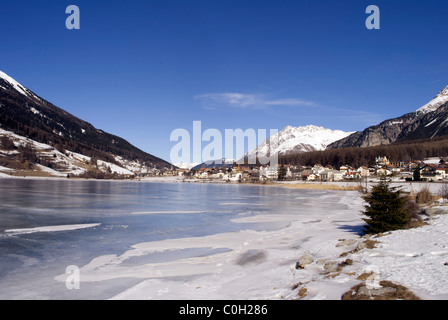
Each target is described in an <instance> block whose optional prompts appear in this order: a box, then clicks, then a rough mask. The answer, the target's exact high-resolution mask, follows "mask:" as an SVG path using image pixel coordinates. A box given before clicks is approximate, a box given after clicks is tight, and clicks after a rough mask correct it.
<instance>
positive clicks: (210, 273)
mask: <svg viewBox="0 0 448 320" xmlns="http://www.w3.org/2000/svg"><path fill="white" fill-rule="evenodd" d="M338 195H339V202H338V203H335V206H337V205H339V204H345V205H346V207H345V208H344V209H335V210H330V211H325V210H322V211H321V212H319V213H318V214H317V215H313V216H309V215H305V216H304V215H297V214H293V213H292V214H266V215H258V216H251V217H244V218H239V219H236V220H234V222H238V223H246V222H273V223H279V222H285V223H287V227H285V228H281V229H278V230H274V231H261V232H260V231H253V230H246V231H240V232H236V233H235V232H232V233H222V234H215V235H210V236H206V237H198V238H182V239H170V240H165V241H158V242H148V243H139V244H135V245H134V246H132V249H130V250H128V251H126V252H124V253H123V254H121V255H105V256H100V257H97V258H96V259H94V260H92V261H91V262H90V263H89V264H87V265H85V266H83V267H82V268H81V274H82V281H83V282H92V283H95V282H98V281H107V280H112V279H118V278H126V277H132V278H139V279H141V282H140V283H139V284H137V285H135V286H133V287H131V288H129V289H127V290H125V291H124V292H122V293H120V294H118V295H116V296H114V297H112V299H164V300H176V299H189V300H208V299H212V300H227V299H230V300H231V299H298V298H299V295H298V293H299V292H302V293H303V290H304V289H305V293H304V294H302V297H301V298H303V299H316V300H339V299H340V298H341V296H342V295H343V294H344V293H345V292H347V291H348V290H349V289H350V288H351V287H352V286H354V285H356V284H358V283H360V282H361V280H358V276H360V275H362V274H365V273H369V272H373V273H372V274H373V276H372V277H370V278H369V279H370V280H369V281H373V282H374V283H376V284H377V283H378V282H379V281H382V280H389V281H392V282H394V283H396V284H401V285H403V286H406V287H408V289H410V290H411V291H413V292H414V293H415V294H416V295H417V296H419V297H420V298H422V299H443V300H445V299H448V265H447V264H448V263H447V262H448V237H447V236H448V215H445V214H438V215H434V216H432V217H431V218H429V219H428V225H427V226H424V227H420V228H417V229H411V230H403V231H395V232H392V233H390V234H387V235H385V236H382V237H379V238H372V240H375V241H378V243H376V248H373V249H368V248H363V247H362V244H361V243H363V242H364V241H365V239H364V238H362V237H361V235H360V232H359V231H360V229H361V227H362V224H363V222H362V220H361V219H362V215H361V214H360V211H361V210H362V206H363V201H362V200H361V199H360V197H359V194H358V193H357V192H353V191H351V192H342V191H339V193H338ZM321 200H323V201H325V199H324V198H322V199H321ZM316 205H318V204H316ZM434 210H435V211H437V210H439V211H440V212H445V211H446V212H448V207H445V206H442V205H441V206H439V207H436V208H435V209H434ZM440 212H439V213H440ZM141 214H144V213H141ZM148 214H151V212H149V213H148ZM167 214H170V213H167ZM347 240H348V241H347ZM188 249H208V250H209V252H212V253H211V254H208V255H205V256H200V257H195V258H186V259H174V260H169V261H165V262H160V263H142V264H140V265H135V266H132V267H130V266H129V264H128V263H127V262H128V261H135V259H142V261H144V258H145V256H147V255H150V254H154V253H167V252H173V253H176V252H182V250H188ZM343 253H346V254H345V255H343V256H341V254H343ZM304 255H309V256H310V257H311V258H312V259H313V262H312V263H310V264H308V265H307V266H306V267H305V268H304V269H301V270H297V269H296V262H297V261H298V260H299V258H300V257H301V256H304ZM347 259H350V260H351V261H353V262H352V263H350V264H349V265H345V266H344V267H343V268H340V269H338V270H336V267H337V266H340V265H341V264H343V263H344V261H348V260H347ZM65 277H66V275H60V276H58V277H56V278H55V279H56V280H58V281H64V280H65ZM375 281H376V282H375Z"/></svg>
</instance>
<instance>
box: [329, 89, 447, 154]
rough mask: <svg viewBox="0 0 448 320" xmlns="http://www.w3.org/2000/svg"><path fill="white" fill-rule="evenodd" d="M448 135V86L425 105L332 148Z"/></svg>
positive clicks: (358, 133) (347, 138)
mask: <svg viewBox="0 0 448 320" xmlns="http://www.w3.org/2000/svg"><path fill="white" fill-rule="evenodd" d="M445 135H448V87H446V88H445V89H443V90H442V91H440V93H439V94H438V95H437V96H436V97H435V98H434V99H432V100H431V101H429V102H428V103H427V104H425V105H424V106H423V107H421V108H419V109H417V110H415V111H413V112H410V113H407V114H405V115H403V116H401V117H398V118H394V119H389V120H386V121H383V122H381V123H380V124H378V125H375V126H371V127H368V128H366V129H365V130H364V131H362V132H361V131H358V132H355V133H353V134H351V135H350V136H348V137H346V138H344V139H341V140H339V141H336V142H334V143H332V144H331V145H329V148H346V147H370V146H377V145H382V144H383V145H385V144H391V143H394V142H403V141H411V140H419V139H432V138H434V137H440V136H445Z"/></svg>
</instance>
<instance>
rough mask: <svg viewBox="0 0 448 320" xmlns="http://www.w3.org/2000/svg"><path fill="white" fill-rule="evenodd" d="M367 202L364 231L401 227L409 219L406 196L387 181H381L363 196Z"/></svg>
mask: <svg viewBox="0 0 448 320" xmlns="http://www.w3.org/2000/svg"><path fill="white" fill-rule="evenodd" d="M363 199H364V200H365V201H366V202H367V205H366V206H365V211H364V212H363V213H364V215H366V216H367V217H368V219H363V220H364V221H365V222H366V223H367V226H365V227H364V231H365V232H366V233H371V234H375V233H381V232H386V231H392V230H398V229H403V228H404V227H405V226H406V224H407V223H408V222H409V221H410V215H409V213H408V210H407V209H406V202H407V200H406V198H405V197H403V196H402V195H401V190H397V188H396V187H389V184H388V182H386V180H385V179H382V180H381V182H380V183H379V184H378V185H376V186H374V187H373V188H372V192H371V193H370V194H368V195H366V196H364V197H363Z"/></svg>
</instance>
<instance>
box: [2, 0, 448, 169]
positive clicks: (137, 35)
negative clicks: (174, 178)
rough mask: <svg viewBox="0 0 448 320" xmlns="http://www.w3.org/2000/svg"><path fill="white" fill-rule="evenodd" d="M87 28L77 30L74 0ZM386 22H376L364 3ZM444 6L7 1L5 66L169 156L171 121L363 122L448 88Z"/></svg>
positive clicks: (259, 124) (271, 125)
mask: <svg viewBox="0 0 448 320" xmlns="http://www.w3.org/2000/svg"><path fill="white" fill-rule="evenodd" d="M72 4H73V5H77V6H78V7H79V9H80V12H81V29H80V30H67V29H66V27H65V20H66V18H67V17H68V15H67V14H66V13H65V9H66V7H67V6H68V5H72ZM371 4H374V5H377V6H378V7H379V8H380V10H381V29H380V30H367V28H366V27H365V20H366V19H367V17H368V15H367V14H366V13H365V10H366V8H367V6H368V5H371ZM446 12H448V2H447V1H441V0H428V1H412V0H387V1H385V0H369V1H364V0H340V1H323V0H322V1H315V0H308V1H302V0H275V1H271V0H269V1H268V0H238V1H234V0H188V1H186V0H151V1H149V0H145V1H139V0H131V1H118V0H117V1H115V0H107V1H103V0H89V1H76V0H72V1H62V0H48V1H35V0H33V1H30V0H27V1H25V0H14V1H12V0H11V1H7V0H0V30H1V50H0V61H1V63H0V70H2V71H3V72H5V73H7V74H9V75H10V76H12V77H13V78H15V79H16V80H17V81H19V82H21V83H22V84H23V85H25V86H27V87H28V88H30V89H31V90H33V91H35V92H36V93H37V94H39V95H40V96H42V97H43V98H45V99H47V100H49V101H50V102H52V103H54V104H55V105H57V106H58V107H60V108H63V109H65V110H67V111H69V112H70V113H72V114H74V115H76V116H78V117H80V118H82V119H84V120H86V121H88V122H90V123H92V124H93V125H94V126H95V127H97V128H100V129H103V130H105V131H107V132H110V133H113V134H116V135H118V136H121V137H123V138H125V139H127V140H128V141H129V142H131V143H133V144H134V145H136V146H137V147H139V148H141V149H143V150H144V151H146V152H149V153H151V154H154V155H156V156H159V157H162V158H164V159H166V160H169V153H170V149H171V148H172V147H173V145H175V143H174V142H170V140H169V138H170V134H171V132H172V131H173V130H174V129H177V128H184V129H187V130H190V131H191V130H192V124H193V121H196V120H199V121H202V128H203V130H205V129H207V128H216V129H218V130H221V131H222V132H224V129H237V128H241V129H248V128H253V129H255V130H257V129H268V130H269V129H279V130H281V129H282V128H284V127H285V126H287V125H292V126H302V125H308V124H314V125H319V126H324V127H327V128H330V129H341V130H346V131H355V130H363V129H364V128H365V127H367V126H369V125H372V124H376V123H379V122H381V121H382V120H385V119H387V118H391V117H395V116H400V115H402V114H404V113H407V112H410V111H413V110H415V109H417V108H419V107H420V106H422V105H423V104H425V103H426V102H428V100H430V99H431V98H432V97H434V96H435V95H436V94H437V93H438V92H439V91H440V90H441V89H443V88H444V87H445V86H447V85H448V58H447V55H446V52H447V47H448V42H447V41H446V34H447V31H448V20H447V19H446Z"/></svg>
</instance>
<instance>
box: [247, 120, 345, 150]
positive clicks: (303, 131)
mask: <svg viewBox="0 0 448 320" xmlns="http://www.w3.org/2000/svg"><path fill="white" fill-rule="evenodd" d="M350 134H352V132H345V131H342V130H331V129H326V128H323V127H318V126H314V125H308V126H303V127H292V126H287V127H285V128H284V129H283V130H282V131H280V132H278V133H277V134H276V135H274V136H272V137H271V138H268V139H266V140H265V141H264V142H263V143H261V144H260V145H258V146H257V148H255V149H254V150H251V151H249V152H248V153H247V154H245V155H244V158H251V157H254V156H256V155H257V153H258V154H259V155H267V154H272V153H275V152H277V153H278V155H286V154H292V153H301V152H309V151H318V150H325V149H326V148H327V146H328V145H329V144H330V143H333V142H335V141H337V140H340V139H342V138H345V137H347V136H349V135H350ZM270 141H272V142H271V143H270ZM270 144H272V146H273V148H272V150H271V151H270ZM269 151H270V152H271V153H269Z"/></svg>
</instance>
